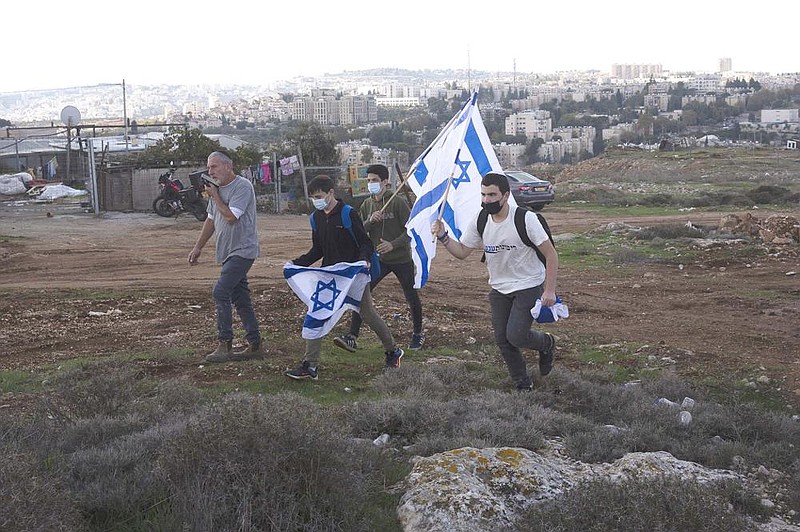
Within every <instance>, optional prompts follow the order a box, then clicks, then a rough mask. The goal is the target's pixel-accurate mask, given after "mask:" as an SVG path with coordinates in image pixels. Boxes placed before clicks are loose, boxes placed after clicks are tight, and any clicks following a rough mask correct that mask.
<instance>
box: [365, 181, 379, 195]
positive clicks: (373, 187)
mask: <svg viewBox="0 0 800 532" xmlns="http://www.w3.org/2000/svg"><path fill="white" fill-rule="evenodd" d="M367 190H369V193H370V194H378V193H379V192H380V191H381V184H380V183H367Z"/></svg>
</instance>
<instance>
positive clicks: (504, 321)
mask: <svg viewBox="0 0 800 532" xmlns="http://www.w3.org/2000/svg"><path fill="white" fill-rule="evenodd" d="M541 295H542V286H541V285H539V286H537V287H535V288H526V289H525V290H518V291H516V292H511V293H510V294H501V293H500V292H498V291H497V290H494V289H492V291H491V292H489V305H490V306H491V308H492V328H493V329H494V341H495V343H496V344H497V347H499V348H500V354H501V355H502V356H503V360H505V362H506V367H507V368H508V374H509V376H510V377H511V380H513V381H514V384H515V385H516V386H518V387H522V386H530V385H531V377H530V375H528V368H527V366H526V364H525V357H523V356H522V352H521V351H520V349H521V348H524V349H533V350H538V351H541V350H542V349H544V348H545V347H547V345H548V344H547V337H546V336H545V335H544V333H540V332H539V331H536V330H534V329H532V328H531V325H532V324H533V316H531V309H532V308H533V306H534V305H535V304H536V300H537V299H538V298H539V297H541Z"/></svg>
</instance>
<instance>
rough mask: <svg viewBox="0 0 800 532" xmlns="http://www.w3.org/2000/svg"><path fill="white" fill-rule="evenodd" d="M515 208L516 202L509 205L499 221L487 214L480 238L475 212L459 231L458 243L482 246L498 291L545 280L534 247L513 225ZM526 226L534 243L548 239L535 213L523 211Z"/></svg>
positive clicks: (501, 291) (471, 246) (543, 271)
mask: <svg viewBox="0 0 800 532" xmlns="http://www.w3.org/2000/svg"><path fill="white" fill-rule="evenodd" d="M516 209H517V207H516V206H513V205H509V209H508V215H507V216H506V218H505V220H503V221H502V222H500V223H495V222H494V221H493V220H492V217H491V215H490V216H489V219H488V220H486V227H485V228H484V231H483V240H481V237H480V235H478V216H477V215H476V216H475V218H473V219H472V222H471V223H469V224H468V225H467V227H465V228H464V232H463V233H462V235H461V243H462V244H464V245H465V246H467V247H470V248H475V249H481V247H483V251H484V253H486V266H487V268H488V269H489V285H490V286H491V287H492V288H494V289H495V290H497V291H498V292H500V293H501V294H508V293H511V292H516V291H517V290H524V289H526V288H533V287H535V286H539V285H540V284H542V283H543V282H544V274H545V267H544V264H542V262H541V261H540V260H539V257H538V256H537V255H536V251H535V250H534V249H533V248H532V247H530V246H526V245H525V242H523V241H522V239H521V238H520V237H519V234H518V233H517V228H516V226H515V225H514V211H515V210H516ZM479 214H480V211H479ZM525 226H526V228H527V229H528V236H529V237H530V239H531V241H532V242H533V243H534V244H536V245H537V246H538V245H540V244H542V243H543V242H544V241H545V240H547V233H546V232H545V230H544V228H543V227H542V224H541V223H539V218H538V217H537V216H536V214H535V213H527V214H526V215H525Z"/></svg>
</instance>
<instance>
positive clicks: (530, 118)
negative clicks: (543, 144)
mask: <svg viewBox="0 0 800 532" xmlns="http://www.w3.org/2000/svg"><path fill="white" fill-rule="evenodd" d="M552 131H553V119H552V118H550V111H542V110H528V111H522V112H520V113H514V114H512V115H511V116H509V117H508V118H506V124H505V133H506V135H525V137H527V138H528V139H532V138H541V139H544V140H550V136H551V134H552Z"/></svg>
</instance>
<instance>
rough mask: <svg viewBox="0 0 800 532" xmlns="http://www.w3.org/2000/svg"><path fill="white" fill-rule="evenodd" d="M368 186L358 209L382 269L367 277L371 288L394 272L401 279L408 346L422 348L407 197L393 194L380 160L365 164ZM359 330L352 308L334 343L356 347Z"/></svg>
mask: <svg viewBox="0 0 800 532" xmlns="http://www.w3.org/2000/svg"><path fill="white" fill-rule="evenodd" d="M367 187H368V188H369V192H370V197H368V198H367V199H365V200H364V202H363V203H362V204H361V208H360V209H359V212H360V213H361V219H362V220H364V228H365V229H366V230H367V233H368V234H369V237H370V239H371V240H372V244H373V245H374V246H375V249H376V250H377V252H378V255H379V257H380V266H381V268H380V269H381V273H380V276H378V277H377V278H374V279H372V281H370V288H371V289H372V290H374V289H375V287H376V286H377V285H378V283H380V282H381V280H382V279H383V278H384V277H386V276H387V275H389V273H393V274H394V275H395V277H397V280H398V281H400V287H401V288H402V289H403V295H404V296H405V299H406V302H407V303H408V308H409V310H410V311H411V322H412V324H413V327H414V329H413V331H412V334H411V342H410V343H409V345H408V347H409V348H410V349H414V350H417V349H421V348H422V341H423V337H422V303H421V302H420V299H419V293H418V290H416V289H414V262H413V260H412V259H411V246H410V245H409V242H410V240H409V237H408V233H406V222H407V221H408V217H409V215H410V214H411V208H410V207H409V206H408V201H406V199H405V198H404V197H402V196H400V195H395V196H394V197H392V194H391V192H390V191H389V169H388V168H386V166H384V165H382V164H373V165H371V166H369V167H367ZM360 330H361V316H359V315H358V313H356V312H353V313H352V318H351V321H350V332H349V333H348V334H345V335H343V336H339V337H337V338H334V339H333V343H334V344H336V345H337V346H339V347H341V348H342V349H346V350H348V351H350V352H351V353H352V352H355V350H356V349H357V348H358V345H357V343H356V341H357V340H356V339H357V338H358V333H359V331H360Z"/></svg>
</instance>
